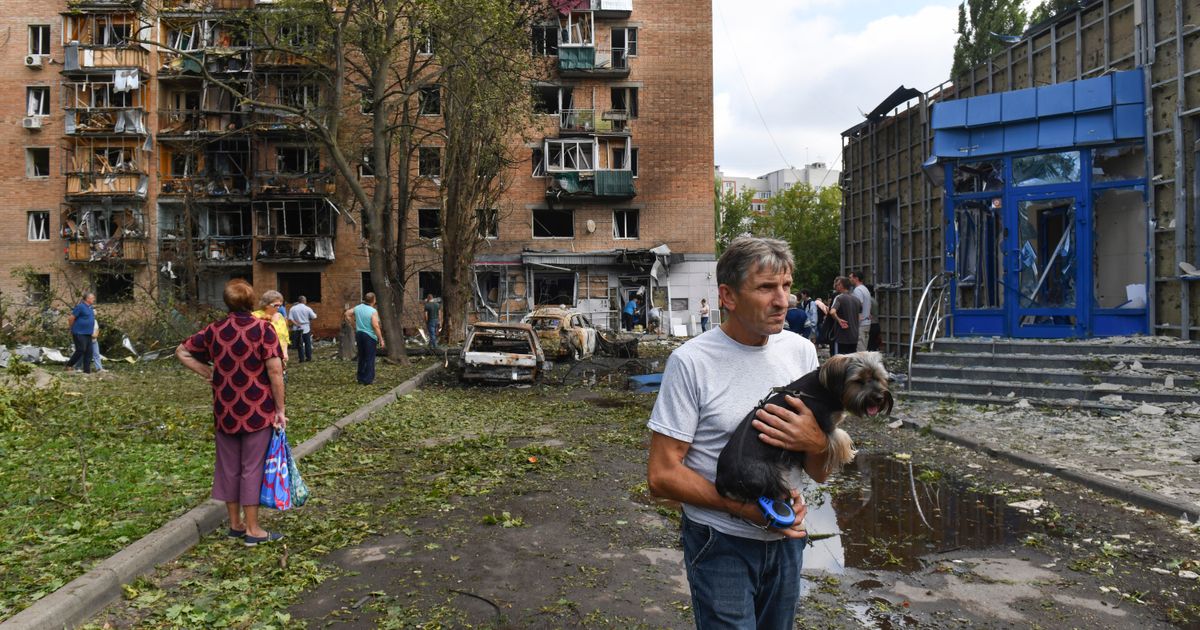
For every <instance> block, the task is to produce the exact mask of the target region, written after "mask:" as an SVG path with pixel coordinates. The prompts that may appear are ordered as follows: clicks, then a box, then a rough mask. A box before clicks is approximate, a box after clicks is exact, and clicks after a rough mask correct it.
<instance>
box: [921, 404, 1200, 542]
mask: <svg viewBox="0 0 1200 630" xmlns="http://www.w3.org/2000/svg"><path fill="white" fill-rule="evenodd" d="M903 422H904V426H905V427H908V428H910V429H926V428H928V430H929V432H930V433H931V434H932V435H933V436H935V437H937V438H940V439H942V440H945V441H947V442H953V443H954V444H958V445H959V446H964V447H966V448H969V449H971V450H973V451H979V452H980V453H983V454H985V455H988V456H991V457H996V458H999V459H1004V460H1007V461H1009V462H1012V463H1014V464H1016V465H1018V466H1021V467H1024V468H1030V469H1032V470H1037V471H1041V472H1047V473H1050V474H1052V475H1055V476H1057V477H1061V478H1063V479H1066V480H1067V481H1073V482H1075V483H1078V484H1080V485H1083V486H1086V487H1087V488H1090V489H1092V490H1095V491H1096V492H1099V493H1101V494H1104V495H1108V496H1109V497H1112V498H1114V499H1118V500H1121V501H1124V502H1126V503H1131V504H1133V505H1136V506H1138V507H1143V508H1146V509H1148V510H1153V511H1155V512H1158V513H1160V514H1162V515H1164V516H1169V517H1171V518H1176V519H1177V518H1180V516H1183V517H1185V518H1189V517H1190V518H1195V517H1197V515H1200V505H1196V504H1194V503H1188V502H1186V501H1180V500H1177V499H1173V498H1171V497H1168V496H1166V495H1162V494H1158V493H1157V492H1150V491H1148V490H1142V489H1140V488H1132V487H1128V486H1126V485H1122V484H1120V483H1119V482H1117V481H1114V480H1112V479H1108V478H1106V477H1101V476H1100V475H1096V474H1092V473H1089V472H1083V471H1081V470H1074V469H1071V468H1066V467H1064V466H1060V465H1059V464H1056V463H1054V462H1052V461H1049V460H1046V459H1043V458H1041V457H1035V456H1033V455H1027V454H1025V453H1018V452H1016V451H1010V450H1006V449H1003V448H1000V447H997V446H993V445H991V444H988V443H986V442H983V441H980V440H975V439H972V438H969V437H966V436H964V435H961V434H958V433H954V432H953V431H947V430H945V429H940V428H938V427H936V426H932V427H931V426H929V425H928V424H927V423H924V422H921V421H919V420H910V419H907V418H905V419H904V420H903Z"/></svg>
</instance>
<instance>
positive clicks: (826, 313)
mask: <svg viewBox="0 0 1200 630" xmlns="http://www.w3.org/2000/svg"><path fill="white" fill-rule="evenodd" d="M833 291H834V298H833V301H832V302H830V303H829V304H825V303H824V302H822V301H821V300H820V299H819V298H815V299H814V298H813V297H812V292H811V291H809V290H808V289H804V290H801V291H800V293H799V294H798V295H789V296H788V312H787V316H786V320H787V329H788V330H791V331H792V332H794V333H796V334H798V335H800V336H802V337H804V338H806V339H808V340H809V341H812V342H813V343H816V344H818V345H820V344H823V343H828V344H829V354H830V356H834V355H838V354H850V353H852V352H857V351H859V350H877V349H878V343H877V342H876V341H875V340H874V339H873V337H872V334H873V327H874V326H875V319H874V318H873V315H872V310H873V306H874V300H873V299H872V296H871V290H870V289H869V288H868V287H867V285H866V284H864V283H863V277H862V274H860V273H858V272H850V275H849V276H838V277H837V278H835V279H834V281H833ZM827 318H829V319H830V321H829V322H828V323H825V320H826V319H827ZM823 327H824V328H825V331H826V334H825V335H824V336H822V335H821V332H822V328H823Z"/></svg>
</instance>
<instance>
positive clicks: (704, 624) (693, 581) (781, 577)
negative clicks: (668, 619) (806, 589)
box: [680, 516, 805, 630]
mask: <svg viewBox="0 0 1200 630" xmlns="http://www.w3.org/2000/svg"><path fill="white" fill-rule="evenodd" d="M680 538H681V540H682V542H683V562H684V565H685V566H686V567H687V577H688V584H689V585H690V586H691V589H692V610H693V611H694V613H695V616H696V628H697V629H698V630H707V629H709V628H745V629H748V630H752V629H755V628H759V629H765V628H791V627H792V624H793V622H794V621H795V618H796V603H797V602H798V601H799V600H800V571H801V569H802V568H803V566H804V546H805V542H804V541H803V540H792V539H790V538H785V539H783V540H774V541H769V542H765V541H761V540H752V539H749V538H740V537H738V536H730V535H728V534H722V533H721V532H719V531H717V530H715V529H713V528H711V527H709V526H707V525H700V524H697V523H694V522H692V521H690V520H688V518H687V516H684V517H683V525H682V532H681V534H680Z"/></svg>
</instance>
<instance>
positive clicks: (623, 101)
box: [610, 87, 638, 118]
mask: <svg viewBox="0 0 1200 630" xmlns="http://www.w3.org/2000/svg"><path fill="white" fill-rule="evenodd" d="M610 97H611V98H612V108H613V109H614V110H617V112H624V114H625V116H626V117H627V118H637V117H638V89H637V88H636V87H615V88H612V89H611V94H610Z"/></svg>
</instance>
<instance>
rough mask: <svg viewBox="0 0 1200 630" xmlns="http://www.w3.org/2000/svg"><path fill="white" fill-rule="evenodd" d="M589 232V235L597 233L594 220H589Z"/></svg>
mask: <svg viewBox="0 0 1200 630" xmlns="http://www.w3.org/2000/svg"><path fill="white" fill-rule="evenodd" d="M587 231H588V234H591V233H592V232H595V231H596V222H595V221H593V220H592V219H588V220H587Z"/></svg>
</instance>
